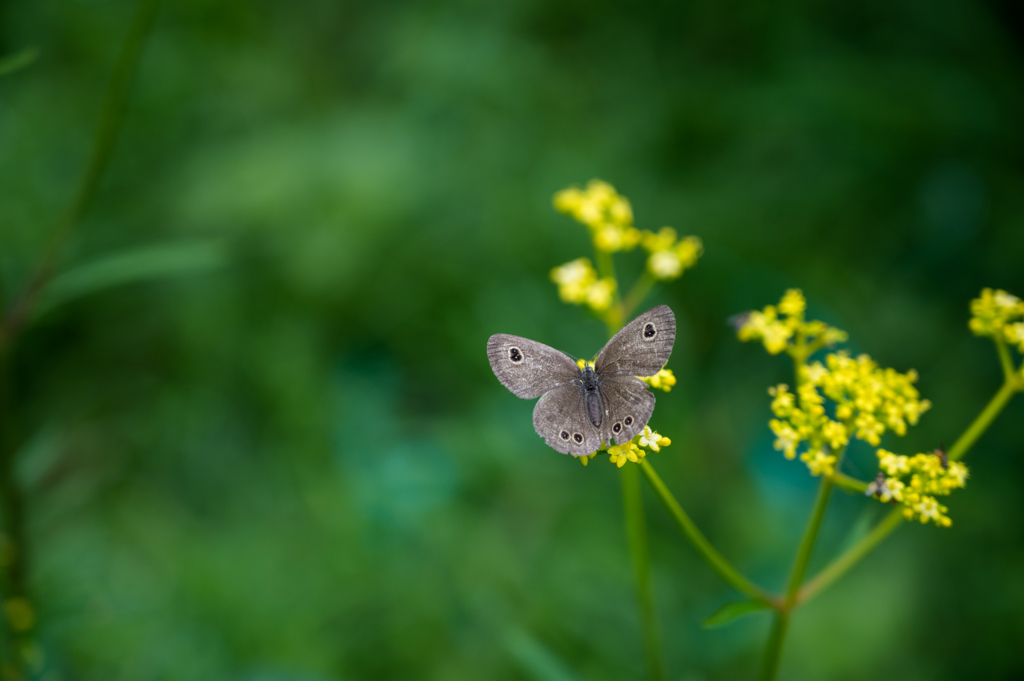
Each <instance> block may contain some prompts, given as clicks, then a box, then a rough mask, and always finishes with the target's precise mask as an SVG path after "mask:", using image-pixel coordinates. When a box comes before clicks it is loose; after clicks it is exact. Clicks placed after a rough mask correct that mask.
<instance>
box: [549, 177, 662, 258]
mask: <svg viewBox="0 0 1024 681" xmlns="http://www.w3.org/2000/svg"><path fill="white" fill-rule="evenodd" d="M554 203H555V208H556V209H557V210H558V211H560V212H562V213H566V214H568V215H571V216H572V217H574V218H575V219H576V220H577V222H580V223H582V224H584V225H586V226H587V228H588V229H589V230H590V234H591V237H592V238H593V240H594V246H595V247H596V248H597V249H598V250H600V251H604V252H607V253H614V252H616V251H628V250H631V249H633V248H635V247H636V245H637V244H639V243H640V241H641V239H642V236H643V235H642V234H641V233H640V230H638V229H636V227H634V226H633V208H632V206H630V205H629V200H628V199H627V198H626V197H624V196H621V195H620V194H619V193H618V192H616V191H615V187H613V186H611V185H610V184H608V183H607V182H602V181H601V180H591V181H590V182H588V183H587V187H586V189H579V188H578V187H569V188H568V189H563V190H562V191H560V192H558V193H557V194H555V199H554Z"/></svg>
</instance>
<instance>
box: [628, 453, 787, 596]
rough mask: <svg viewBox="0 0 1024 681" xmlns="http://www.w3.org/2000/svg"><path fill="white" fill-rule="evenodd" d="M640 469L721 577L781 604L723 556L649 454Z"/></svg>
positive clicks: (690, 540) (683, 530) (695, 545)
mask: <svg viewBox="0 0 1024 681" xmlns="http://www.w3.org/2000/svg"><path fill="white" fill-rule="evenodd" d="M640 470H642V471H643V473H644V476H645V477H646V478H647V482H649V483H650V484H651V487H652V488H653V489H654V492H655V494H656V495H657V496H658V499H659V500H660V501H661V503H662V505H664V506H665V509H666V510H667V511H668V512H669V515H671V516H672V519H673V520H675V521H676V525H677V526H678V527H679V530H680V531H681V532H682V533H683V537H685V538H686V540H687V541H688V542H690V545H691V546H692V547H693V548H694V550H695V551H696V552H697V555H698V556H700V557H701V559H702V560H703V561H704V562H705V563H707V565H708V567H710V568H711V569H712V570H713V571H714V573H715V574H716V575H718V576H719V578H720V579H721V580H722V581H723V582H725V583H726V584H728V585H730V586H732V587H733V588H734V589H736V590H737V591H740V592H742V593H745V594H746V595H748V596H750V597H751V598H753V599H755V600H758V601H761V602H762V603H764V604H766V605H769V606H771V607H773V608H776V607H778V606H779V603H778V601H777V600H776V599H775V598H774V597H773V596H772V595H771V594H769V593H768V592H767V591H765V590H764V589H762V588H761V587H759V586H757V585H756V584H754V583H753V582H751V581H750V580H749V579H747V578H746V577H744V576H743V574H742V573H740V571H739V570H737V569H736V568H735V567H733V566H732V564H730V563H729V561H727V560H726V559H725V557H723V556H722V554H721V553H719V552H718V550H717V549H715V547H714V546H712V545H711V542H710V541H708V539H707V537H705V536H704V535H703V533H701V531H700V530H699V529H697V526H696V525H695V524H694V523H693V521H692V520H691V519H690V516H688V515H687V514H686V511H684V510H683V508H682V506H680V505H679V502H678V501H676V498H675V497H674V496H672V493H671V492H670V491H669V490H668V488H667V487H666V486H665V483H664V482H662V481H661V478H660V477H659V476H658V473H657V472H656V471H655V470H654V467H653V466H651V464H650V462H648V461H647V459H646V458H644V459H641V460H640Z"/></svg>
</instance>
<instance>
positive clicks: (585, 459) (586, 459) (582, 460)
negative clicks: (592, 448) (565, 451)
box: [576, 452, 597, 466]
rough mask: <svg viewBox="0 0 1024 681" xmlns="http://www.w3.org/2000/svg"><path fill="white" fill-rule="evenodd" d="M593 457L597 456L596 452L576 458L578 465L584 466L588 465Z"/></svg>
mask: <svg viewBox="0 0 1024 681" xmlns="http://www.w3.org/2000/svg"><path fill="white" fill-rule="evenodd" d="M595 456H597V452H594V453H593V454H587V455H585V456H578V457H576V458H578V459H579V460H580V463H582V464H583V465H584V466H586V465H587V464H588V463H590V460H591V459H593V458H594V457H595Z"/></svg>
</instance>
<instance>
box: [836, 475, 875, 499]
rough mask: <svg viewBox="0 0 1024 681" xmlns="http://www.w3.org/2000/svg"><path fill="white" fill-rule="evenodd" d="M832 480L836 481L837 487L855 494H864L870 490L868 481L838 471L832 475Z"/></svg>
mask: <svg viewBox="0 0 1024 681" xmlns="http://www.w3.org/2000/svg"><path fill="white" fill-rule="evenodd" d="M832 482H834V483H835V485H836V487H838V488H839V489H841V490H846V491H847V492H853V493H854V494H864V493H865V492H866V491H867V490H868V483H866V482H864V481H863V480H858V479H857V478H854V477H852V476H849V475H846V474H845V473H838V472H837V473H836V474H835V475H833V476H832Z"/></svg>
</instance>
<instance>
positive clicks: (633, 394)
mask: <svg viewBox="0 0 1024 681" xmlns="http://www.w3.org/2000/svg"><path fill="white" fill-rule="evenodd" d="M599 391H600V393H601V408H602V412H603V413H602V415H601V439H602V440H604V442H605V443H607V444H608V445H610V444H611V442H612V439H613V438H614V440H615V444H617V445H621V444H623V443H624V442H628V441H629V440H631V439H632V438H633V436H635V435H636V434H637V433H639V432H640V431H642V430H643V428H644V426H646V425H647V422H648V421H649V420H650V419H651V414H652V413H653V412H654V402H655V399H654V395H653V394H652V393H651V392H650V391H649V390H648V389H647V384H646V383H644V382H643V381H641V380H640V379H639V378H636V377H634V376H608V377H606V378H604V379H602V381H601V387H600V389H599Z"/></svg>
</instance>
